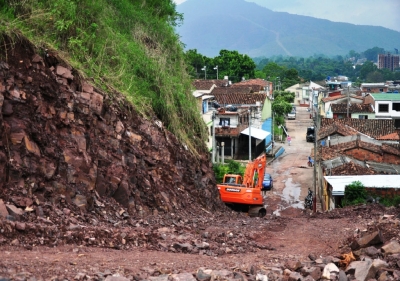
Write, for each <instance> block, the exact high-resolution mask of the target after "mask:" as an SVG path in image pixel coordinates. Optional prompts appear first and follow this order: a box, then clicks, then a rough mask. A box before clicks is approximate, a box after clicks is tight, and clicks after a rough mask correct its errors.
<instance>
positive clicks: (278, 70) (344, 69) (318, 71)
mask: <svg viewBox="0 0 400 281" xmlns="http://www.w3.org/2000/svg"><path fill="white" fill-rule="evenodd" d="M384 53H386V52H385V50H384V49H382V48H378V47H374V48H372V49H368V50H366V51H364V52H362V53H357V52H355V51H353V50H351V51H350V52H349V54H348V55H347V56H345V57H343V56H336V57H327V56H324V55H315V56H312V57H309V58H301V57H299V58H296V57H283V56H278V57H272V58H268V59H267V58H255V59H254V61H255V62H256V64H257V70H256V74H257V77H260V78H265V77H272V78H271V80H270V81H274V80H273V78H274V77H281V78H282V77H285V74H284V72H285V71H286V70H290V69H295V70H297V71H298V76H300V77H301V78H302V79H303V81H309V80H312V81H322V80H325V78H326V77H327V76H331V77H334V76H339V75H344V76H347V77H349V80H350V81H353V82H358V83H361V82H371V83H372V82H382V81H386V80H399V79H400V71H390V70H388V69H378V68H377V67H376V65H375V64H374V62H376V61H377V58H378V54H384ZM358 61H359V62H360V64H357V62H358ZM397 70H400V69H397ZM290 83H292V84H291V85H293V84H296V83H297V82H296V83H293V81H290ZM290 83H289V84H290ZM291 85H289V86H291ZM282 88H283V89H285V88H287V86H286V84H284V85H282Z"/></svg>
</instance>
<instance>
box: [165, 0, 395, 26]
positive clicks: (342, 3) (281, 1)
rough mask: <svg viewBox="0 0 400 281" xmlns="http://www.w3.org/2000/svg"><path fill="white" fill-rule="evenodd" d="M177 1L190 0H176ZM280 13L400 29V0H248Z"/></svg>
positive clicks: (177, 2) (178, 2)
mask: <svg viewBox="0 0 400 281" xmlns="http://www.w3.org/2000/svg"><path fill="white" fill-rule="evenodd" d="M173 1H174V2H175V3H176V4H178V5H179V4H180V3H183V2H185V1H190V0H173ZM246 1H247V2H254V3H257V4H258V5H260V6H264V7H266V8H268V9H271V10H273V11H277V12H288V13H291V14H298V15H303V16H310V17H314V18H320V19H327V20H331V21H337V22H347V23H353V24H361V25H377V26H383V27H386V28H390V29H393V30H396V31H400V0H335V1H326V0H246Z"/></svg>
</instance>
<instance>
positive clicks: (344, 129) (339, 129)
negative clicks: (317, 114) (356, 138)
mask: <svg viewBox="0 0 400 281" xmlns="http://www.w3.org/2000/svg"><path fill="white" fill-rule="evenodd" d="M335 133H337V134H340V135H342V136H352V135H357V134H358V131H357V130H355V129H353V128H351V127H349V126H347V125H344V124H341V123H332V124H328V125H324V126H321V128H320V130H319V131H318V139H323V138H326V137H327V136H331V135H333V134H335Z"/></svg>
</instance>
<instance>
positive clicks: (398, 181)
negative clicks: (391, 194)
mask: <svg viewBox="0 0 400 281" xmlns="http://www.w3.org/2000/svg"><path fill="white" fill-rule="evenodd" d="M324 178H325V180H326V181H327V182H329V184H330V185H331V186H332V195H334V196H343V195H344V190H345V187H346V186H347V185H349V184H351V183H352V182H355V181H360V182H361V183H362V184H363V185H364V186H365V187H375V188H400V175H366V176H324Z"/></svg>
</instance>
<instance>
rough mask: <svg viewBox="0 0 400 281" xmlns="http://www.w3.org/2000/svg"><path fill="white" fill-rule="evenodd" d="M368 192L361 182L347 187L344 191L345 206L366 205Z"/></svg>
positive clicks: (355, 182) (343, 203) (343, 202)
mask: <svg viewBox="0 0 400 281" xmlns="http://www.w3.org/2000/svg"><path fill="white" fill-rule="evenodd" d="M366 197H367V191H366V190H365V187H364V185H363V184H362V183H361V182H360V181H354V182H352V183H351V184H349V185H347V186H346V187H345V190H344V198H343V200H342V205H343V206H350V205H357V204H360V203H365V198H366Z"/></svg>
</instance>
